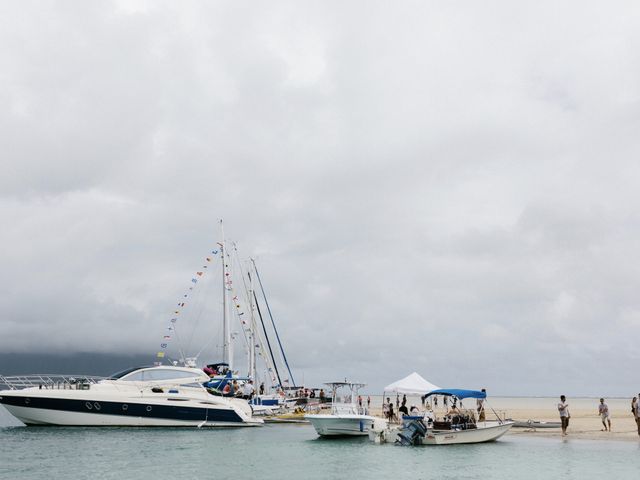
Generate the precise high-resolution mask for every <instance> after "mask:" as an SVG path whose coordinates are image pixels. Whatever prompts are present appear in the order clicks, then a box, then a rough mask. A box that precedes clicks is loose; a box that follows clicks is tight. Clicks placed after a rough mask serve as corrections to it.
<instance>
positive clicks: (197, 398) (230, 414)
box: [0, 366, 264, 427]
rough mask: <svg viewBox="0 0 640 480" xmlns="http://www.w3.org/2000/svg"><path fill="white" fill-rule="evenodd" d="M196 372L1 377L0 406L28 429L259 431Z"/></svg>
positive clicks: (240, 405) (248, 414)
mask: <svg viewBox="0 0 640 480" xmlns="http://www.w3.org/2000/svg"><path fill="white" fill-rule="evenodd" d="M209 380H210V379H209V377H208V376H207V375H206V374H205V373H204V372H203V371H202V370H199V369H197V368H188V367H172V366H154V367H141V368H133V369H129V370H126V371H124V372H120V373H118V374H115V375H113V376H112V377H110V378H104V379H99V378H95V377H91V378H90V377H75V378H72V377H69V376H43V375H40V376H32V377H25V376H22V377H1V378H0V383H4V384H5V385H6V386H8V387H9V388H10V389H9V390H1V391H0V403H2V404H3V405H4V406H5V408H6V409H7V410H9V412H10V413H11V414H13V415H14V416H15V417H16V418H18V419H19V420H21V421H22V422H23V423H25V424H27V425H68V426H71V425H74V426H132V427H133V426H145V427H148V426H162V427H189V426H196V427H237V426H260V425H263V423H264V422H263V420H261V419H258V418H254V417H253V416H252V410H251V406H250V405H249V404H248V403H247V402H246V401H245V400H242V399H236V398H227V397H222V396H219V395H214V394H212V393H210V392H209V391H207V389H206V388H205V387H204V385H203V384H204V383H206V382H208V381H209Z"/></svg>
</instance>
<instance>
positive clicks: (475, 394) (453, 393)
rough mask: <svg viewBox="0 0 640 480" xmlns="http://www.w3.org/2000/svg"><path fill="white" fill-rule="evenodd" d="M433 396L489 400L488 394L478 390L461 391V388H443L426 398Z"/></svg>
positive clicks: (430, 393)
mask: <svg viewBox="0 0 640 480" xmlns="http://www.w3.org/2000/svg"><path fill="white" fill-rule="evenodd" d="M431 395H444V396H447V397H457V398H459V399H460V400H462V399H464V398H487V394H486V393H485V392H480V391H478V390H461V389H459V388H441V389H440V390H434V391H432V392H429V393H428V394H427V395H425V396H426V397H430V396H431Z"/></svg>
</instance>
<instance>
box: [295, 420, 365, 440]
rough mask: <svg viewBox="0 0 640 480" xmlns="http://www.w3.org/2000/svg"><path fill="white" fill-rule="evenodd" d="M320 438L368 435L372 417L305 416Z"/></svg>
mask: <svg viewBox="0 0 640 480" xmlns="http://www.w3.org/2000/svg"><path fill="white" fill-rule="evenodd" d="M305 419H307V420H309V421H310V422H311V424H312V425H313V427H314V428H315V429H316V432H318V435H320V436H361V435H368V434H369V430H370V429H371V427H372V426H373V422H374V420H375V418H374V417H370V416H367V415H305Z"/></svg>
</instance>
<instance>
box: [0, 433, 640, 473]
mask: <svg viewBox="0 0 640 480" xmlns="http://www.w3.org/2000/svg"><path fill="white" fill-rule="evenodd" d="M639 473H640V445H638V444H636V443H635V442H590V441H580V440H573V441H572V440H571V439H569V440H567V441H563V440H562V439H560V438H558V439H548V438H527V437H522V436H506V437H503V438H502V439H501V440H500V441H498V442H495V443H490V444H481V445H466V446H465V445H461V446H447V447H421V448H403V447H397V446H394V445H382V446H381V445H374V444H372V443H369V442H368V440H367V439H366V438H358V439H338V440H324V439H318V438H317V436H316V434H315V431H314V430H313V428H312V427H310V426H308V425H268V426H265V427H263V428H239V429H230V430H214V429H196V428H193V429H165V428H62V427H29V428H25V427H13V428H2V429H0V478H2V479H5V478H6V479H39V480H41V479H42V478H54V479H57V478H73V479H89V478H91V479H126V478H135V479H140V480H144V479H164V478H171V479H195V478H202V479H219V478H239V479H244V478H260V479H279V480H281V479H283V478H304V479H324V480H326V479H342V478H347V477H351V478H369V479H377V478H381V479H382V478H384V479H386V480H388V479H390V478H410V479H441V480H446V479H483V480H486V479H489V478H490V479H507V478H508V479H514V478H517V479H539V478H562V479H580V480H584V479H589V478H597V477H601V476H603V475H606V476H607V477H608V478H616V479H624V478H637V476H638V474H639Z"/></svg>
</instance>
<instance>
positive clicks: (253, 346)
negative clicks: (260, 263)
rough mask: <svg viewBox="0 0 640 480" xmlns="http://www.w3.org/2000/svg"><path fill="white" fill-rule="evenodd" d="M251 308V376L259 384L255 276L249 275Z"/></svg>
mask: <svg viewBox="0 0 640 480" xmlns="http://www.w3.org/2000/svg"><path fill="white" fill-rule="evenodd" d="M249 309H250V311H251V320H250V321H251V335H250V336H249V338H250V339H251V345H250V346H249V352H250V353H249V376H250V377H251V378H252V379H253V380H254V384H255V385H257V382H258V379H257V378H256V376H257V368H256V337H255V331H256V317H255V307H254V304H253V277H251V276H249Z"/></svg>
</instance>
